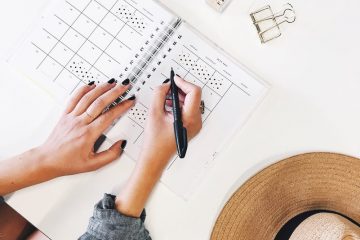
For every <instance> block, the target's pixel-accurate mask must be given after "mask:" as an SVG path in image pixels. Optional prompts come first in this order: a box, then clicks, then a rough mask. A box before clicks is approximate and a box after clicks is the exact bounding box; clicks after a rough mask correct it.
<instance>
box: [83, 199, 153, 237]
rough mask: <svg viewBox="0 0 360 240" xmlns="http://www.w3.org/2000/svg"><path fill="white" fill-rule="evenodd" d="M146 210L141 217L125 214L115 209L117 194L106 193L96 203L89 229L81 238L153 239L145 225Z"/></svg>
mask: <svg viewBox="0 0 360 240" xmlns="http://www.w3.org/2000/svg"><path fill="white" fill-rule="evenodd" d="M145 216H146V214H145V210H144V211H143V212H142V213H141V216H140V218H133V217H128V216H124V215H122V214H121V213H119V212H118V211H117V210H116V209H115V196H113V195H110V194H105V195H104V198H103V199H102V200H101V201H100V202H99V203H97V204H96V205H95V208H94V214H93V216H92V217H91V218H90V221H89V225H88V228H87V231H86V233H85V234H84V235H82V236H81V237H80V238H79V240H117V239H121V240H151V237H150V235H149V231H148V230H146V228H145V226H144V221H145Z"/></svg>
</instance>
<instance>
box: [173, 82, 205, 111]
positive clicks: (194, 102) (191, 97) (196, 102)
mask: <svg viewBox="0 0 360 240" xmlns="http://www.w3.org/2000/svg"><path fill="white" fill-rule="evenodd" d="M174 80H175V83H176V85H177V86H178V87H179V88H180V89H181V90H182V91H183V92H184V93H185V94H186V96H185V101H184V108H183V109H184V112H185V113H187V114H190V115H192V114H197V113H200V102H201V88H200V87H198V86H196V85H194V84H192V83H189V82H187V81H185V80H184V79H182V78H180V77H178V76H176V77H175V79H174Z"/></svg>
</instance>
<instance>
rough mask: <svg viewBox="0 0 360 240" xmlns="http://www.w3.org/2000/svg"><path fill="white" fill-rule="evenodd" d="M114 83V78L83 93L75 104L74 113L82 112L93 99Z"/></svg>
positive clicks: (113, 85) (79, 113)
mask: <svg viewBox="0 0 360 240" xmlns="http://www.w3.org/2000/svg"><path fill="white" fill-rule="evenodd" d="M115 85H116V83H115V79H111V80H109V81H108V82H107V83H104V84H101V85H99V86H97V87H96V88H95V89H94V90H93V91H91V92H88V93H87V94H85V95H84V96H83V97H82V98H81V100H80V101H79V103H78V104H77V105H76V107H75V109H74V111H73V112H74V114H76V115H81V114H83V113H84V112H85V111H86V109H87V108H88V107H89V106H90V104H91V103H93V102H94V101H95V99H97V98H98V97H100V96H101V95H103V94H104V93H105V92H107V91H109V90H110V89H112V88H113V87H115Z"/></svg>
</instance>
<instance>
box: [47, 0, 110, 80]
mask: <svg viewBox="0 0 360 240" xmlns="http://www.w3.org/2000/svg"><path fill="white" fill-rule="evenodd" d="M66 2H67V1H66ZM91 2H92V1H89V3H88V4H87V5H86V7H85V8H84V9H83V11H81V12H80V14H79V17H80V16H81V15H84V14H83V12H84V11H85V10H86V9H87V7H88V6H89V5H90V3H91ZM67 3H68V4H69V5H70V6H72V5H71V4H70V3H69V2H67ZM72 7H74V6H72ZM74 8H75V7H74ZM75 9H76V8H75ZM84 16H85V15H84ZM79 17H78V18H79ZM104 18H105V16H104V17H103V18H102V19H101V21H102V20H103V19H104ZM101 21H100V22H101ZM73 24H74V23H73ZM73 24H72V25H71V26H70V27H71V28H73ZM95 30H96V27H95V28H94V29H93V30H92V31H91V33H90V34H89V36H88V37H85V41H84V42H83V43H82V44H81V46H80V48H79V49H78V50H76V51H75V53H74V54H73V56H72V58H71V59H70V60H69V61H68V62H67V64H66V65H65V66H67V65H68V64H69V63H70V62H71V61H72V59H73V58H74V57H75V56H79V54H78V52H79V50H80V49H81V48H82V46H84V44H85V43H86V42H87V41H89V38H90V36H91V35H92V34H93V33H94V32H95ZM60 40H61V39H60ZM89 42H90V41H89ZM82 59H84V58H82ZM84 60H85V61H86V59H84ZM88 63H89V62H88ZM64 69H65V68H63V69H62V70H61V71H60V73H59V74H58V75H57V76H56V78H55V79H54V80H53V81H54V82H55V81H56V80H57V79H58V77H59V76H60V74H61V73H62V72H63V70H64ZM89 70H90V69H88V71H89ZM98 71H99V72H101V71H100V70H98ZM102 74H103V75H104V76H106V75H105V74H104V73H102ZM106 77H107V76H106ZM107 78H109V77H107ZM81 81H82V80H81Z"/></svg>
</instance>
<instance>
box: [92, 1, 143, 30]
mask: <svg viewBox="0 0 360 240" xmlns="http://www.w3.org/2000/svg"><path fill="white" fill-rule="evenodd" d="M94 1H95V2H96V3H98V4H99V5H100V6H102V7H103V8H104V9H106V10H107V11H109V13H110V14H112V15H113V16H114V17H116V18H117V19H119V20H120V21H122V22H123V23H125V24H126V23H127V22H128V21H127V22H125V21H123V20H122V19H121V18H119V17H118V16H116V15H115V14H114V13H113V12H111V10H112V8H113V7H114V6H115V5H114V6H112V7H111V9H107V8H106V7H105V6H103V5H102V4H101V3H99V2H98V1H96V0H94ZM124 2H126V1H124ZM126 3H127V2H126ZM129 5H130V4H129ZM130 6H131V5H130ZM135 10H137V9H136V8H135ZM128 26H129V27H130V28H131V29H132V30H134V31H135V32H137V33H138V34H140V35H141V36H142V34H141V33H140V32H139V31H138V30H136V29H135V28H134V27H132V26H131V25H128Z"/></svg>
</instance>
